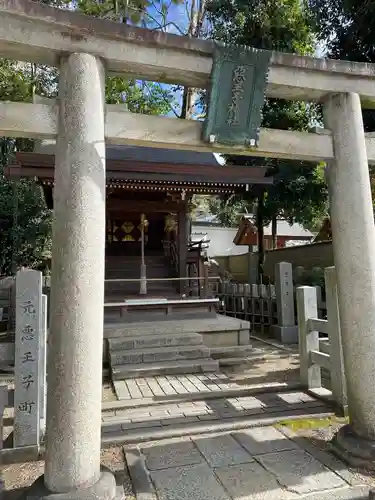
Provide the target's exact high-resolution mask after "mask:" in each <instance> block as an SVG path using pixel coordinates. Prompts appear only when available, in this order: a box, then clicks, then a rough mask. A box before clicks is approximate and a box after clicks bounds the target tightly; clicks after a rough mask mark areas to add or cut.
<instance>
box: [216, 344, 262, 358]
mask: <svg viewBox="0 0 375 500" xmlns="http://www.w3.org/2000/svg"><path fill="white" fill-rule="evenodd" d="M210 351H211V357H212V358H214V359H222V358H241V359H244V358H248V357H249V355H251V354H252V351H253V348H252V347H251V345H234V346H223V347H211V350H210Z"/></svg>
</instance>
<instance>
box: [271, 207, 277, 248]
mask: <svg viewBox="0 0 375 500" xmlns="http://www.w3.org/2000/svg"><path fill="white" fill-rule="evenodd" d="M276 248H277V216H276V215H274V216H273V217H272V250H276Z"/></svg>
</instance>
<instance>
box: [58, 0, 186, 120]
mask: <svg viewBox="0 0 375 500" xmlns="http://www.w3.org/2000/svg"><path fill="white" fill-rule="evenodd" d="M181 1H182V0H171V1H170V2H168V3H167V2H164V1H163V0H78V2H77V10H79V11H81V12H83V13H84V14H86V15H89V16H94V17H100V18H105V19H111V20H112V21H117V22H120V23H125V24H127V23H130V24H142V25H143V26H146V27H149V28H154V29H162V28H164V27H165V26H164V24H165V23H166V22H167V13H168V9H169V7H170V6H171V5H172V4H178V3H181ZM66 3H70V2H69V1H68V0H66ZM152 12H155V16H153V15H152V14H151V13H152ZM174 101H175V97H174V94H173V92H172V91H171V88H170V87H167V86H165V85H164V86H162V85H160V84H159V83H153V82H142V81H137V80H127V79H124V78H122V77H120V76H112V77H107V79H106V102H107V104H126V105H127V107H128V109H129V111H131V112H133V113H143V114H147V115H166V114H168V113H169V112H170V111H171V110H172V109H173V104H174Z"/></svg>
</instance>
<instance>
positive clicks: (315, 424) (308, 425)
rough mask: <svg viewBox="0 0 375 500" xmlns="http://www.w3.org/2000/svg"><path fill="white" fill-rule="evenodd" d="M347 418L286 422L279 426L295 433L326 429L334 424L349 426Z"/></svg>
mask: <svg viewBox="0 0 375 500" xmlns="http://www.w3.org/2000/svg"><path fill="white" fill-rule="evenodd" d="M348 423H349V419H348V418H347V417H344V418H342V417H327V418H306V419H298V420H285V421H283V422H280V423H279V424H278V426H280V427H288V428H289V429H291V430H293V431H299V430H308V429H324V428H327V427H330V426H331V425H334V424H342V425H344V424H348Z"/></svg>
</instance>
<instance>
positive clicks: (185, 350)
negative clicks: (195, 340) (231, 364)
mask: <svg viewBox="0 0 375 500" xmlns="http://www.w3.org/2000/svg"><path fill="white" fill-rule="evenodd" d="M109 356H110V360H111V366H117V365H126V364H138V363H158V362H159V361H178V360H186V359H199V358H208V357H209V356H210V349H209V348H208V347H206V346H205V345H200V346H172V347H164V346H163V347H151V348H149V349H134V350H129V349H124V350H121V351H119V350H115V351H110V352H109Z"/></svg>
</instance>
